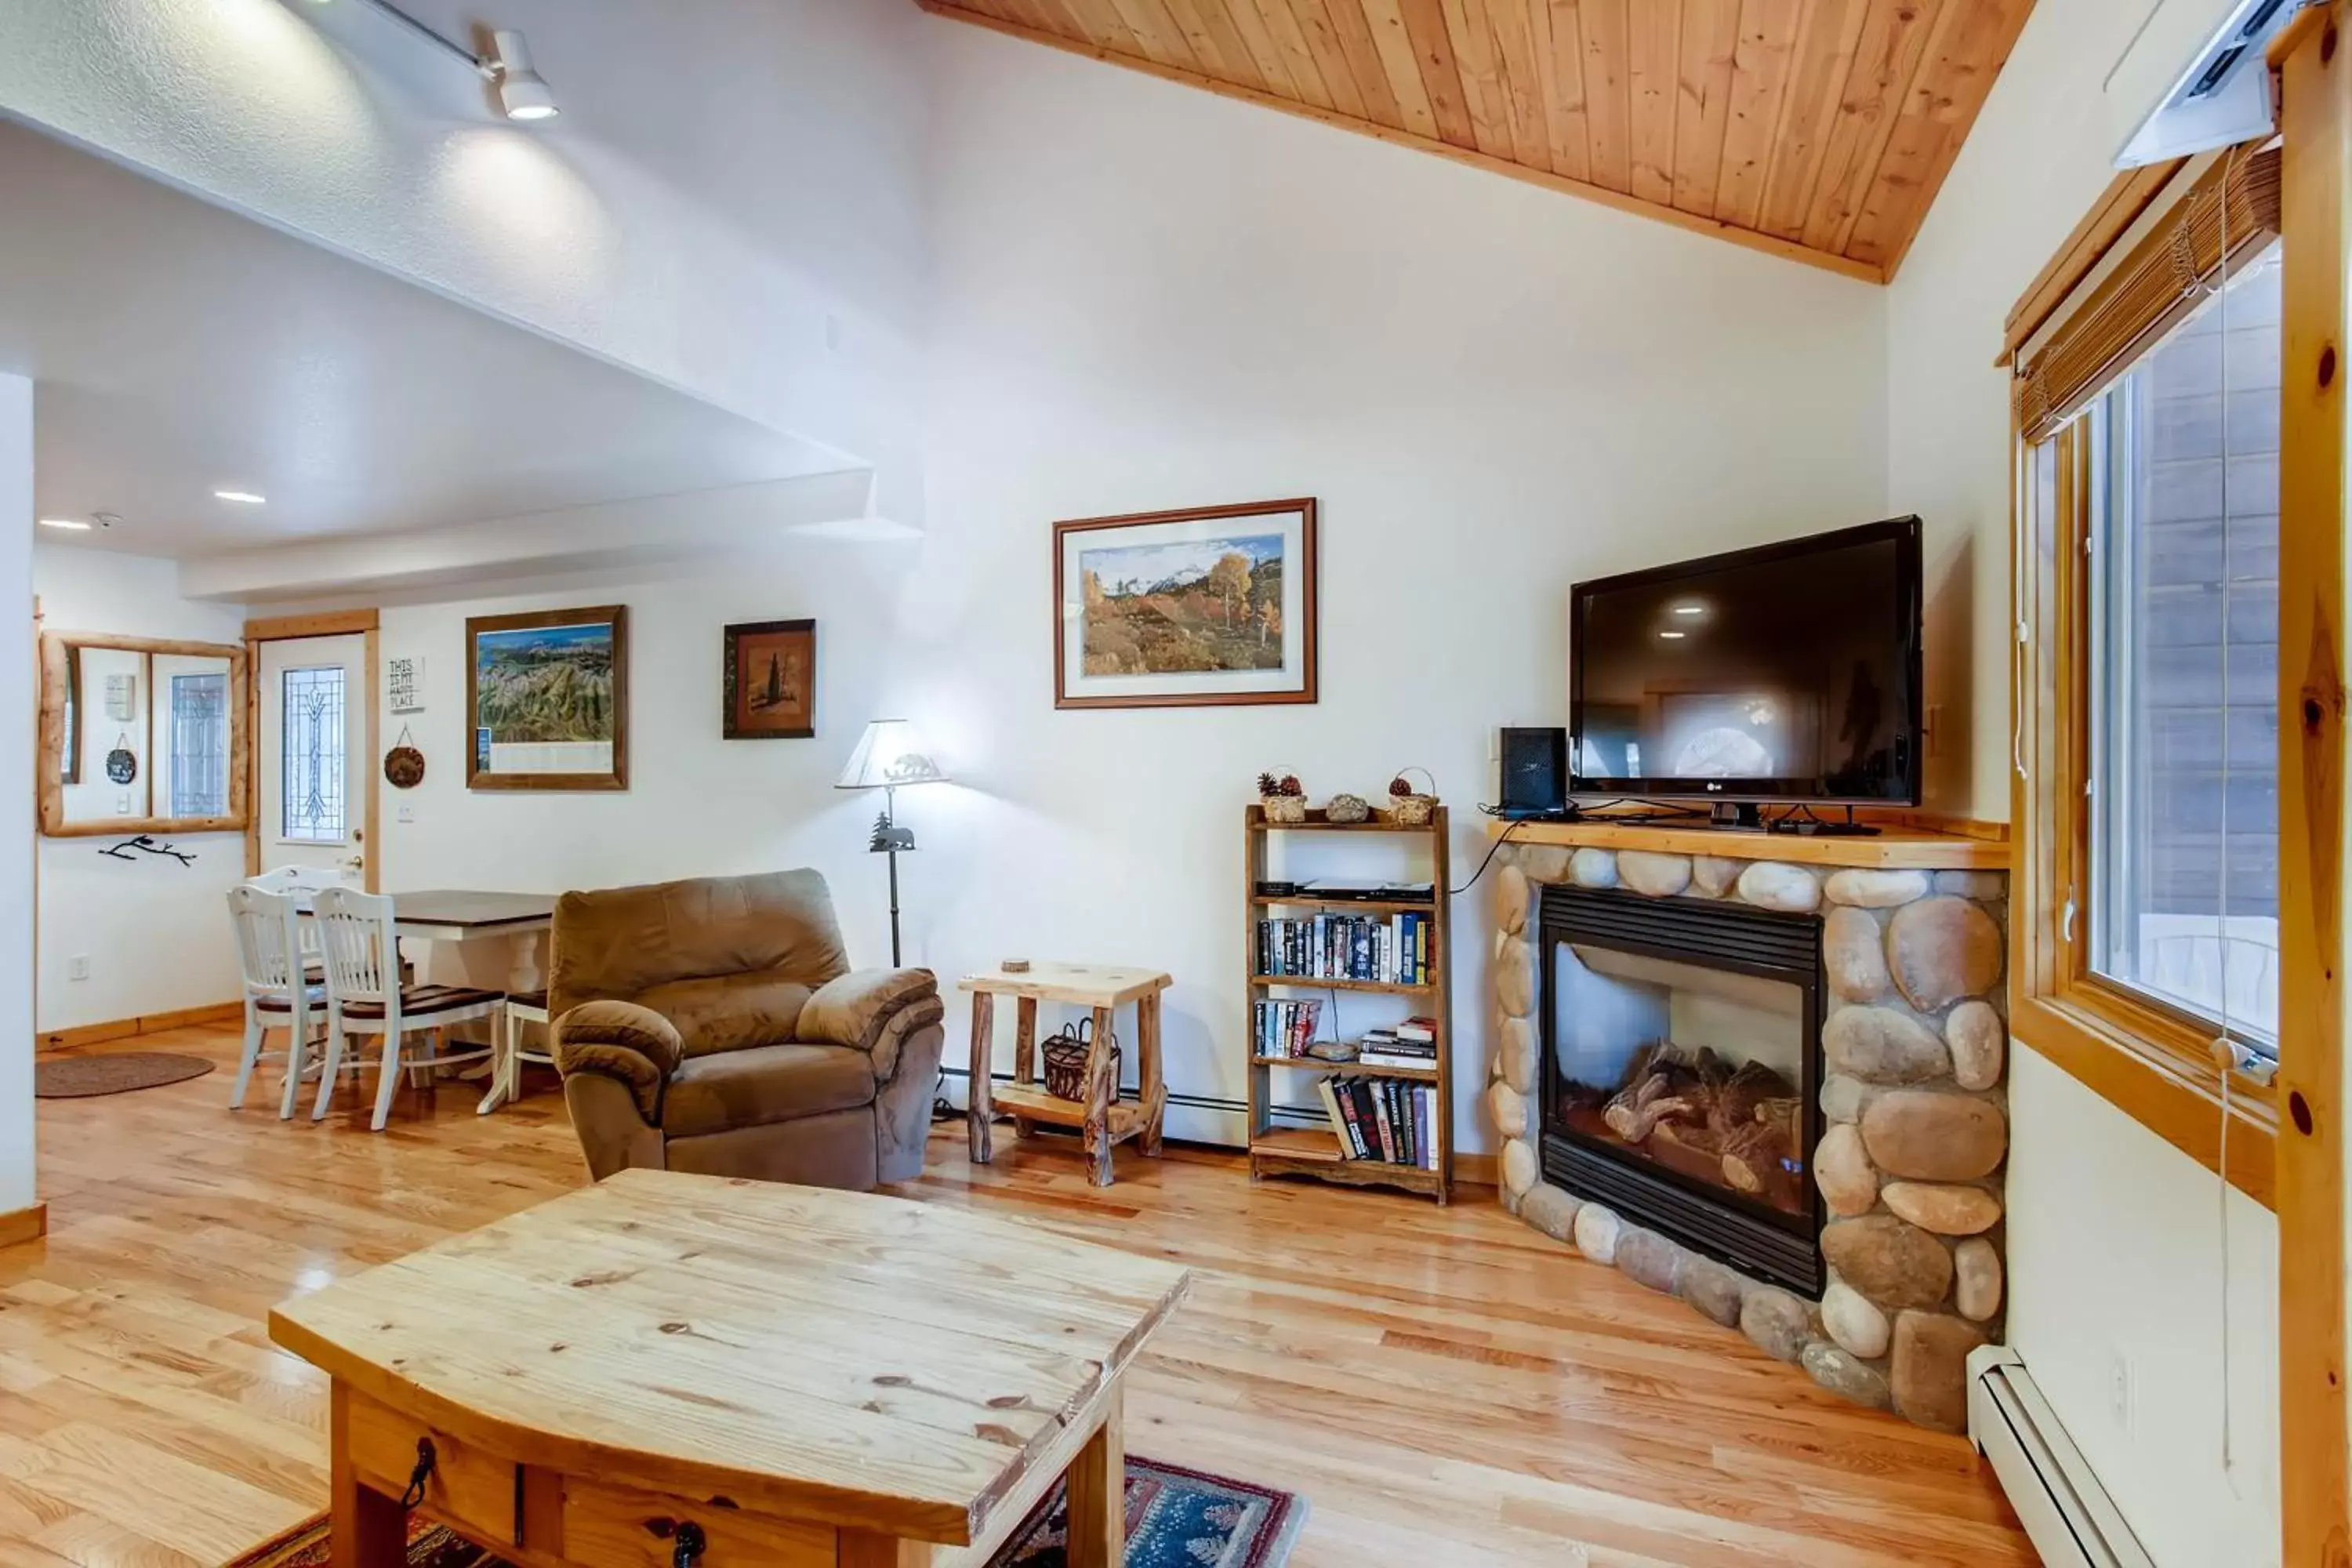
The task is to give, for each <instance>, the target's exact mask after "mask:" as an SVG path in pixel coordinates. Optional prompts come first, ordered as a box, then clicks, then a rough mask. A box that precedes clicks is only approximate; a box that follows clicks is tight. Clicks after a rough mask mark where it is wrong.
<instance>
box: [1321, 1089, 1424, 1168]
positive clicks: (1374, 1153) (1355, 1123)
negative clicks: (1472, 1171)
mask: <svg viewBox="0 0 2352 1568" xmlns="http://www.w3.org/2000/svg"><path fill="white" fill-rule="evenodd" d="M1316 1087H1317V1088H1318V1089H1320V1090H1321V1091H1322V1095H1323V1109H1324V1110H1327V1111H1328V1112H1329V1113H1330V1117H1331V1129H1332V1131H1334V1132H1336V1133H1338V1134H1339V1152H1341V1153H1343V1154H1345V1155H1347V1156H1348V1158H1349V1159H1351V1160H1377V1161H1379V1162H1380V1163H1382V1164H1384V1165H1418V1166H1420V1167H1421V1168H1422V1169H1423V1170H1424V1171H1433V1170H1435V1169H1437V1086H1436V1085H1435V1084H1432V1083H1406V1082H1403V1081H1402V1080H1401V1079H1392V1078H1354V1077H1350V1076H1349V1075H1348V1074H1345V1073H1333V1074H1331V1075H1330V1076H1329V1077H1328V1078H1323V1079H1317V1080H1316Z"/></svg>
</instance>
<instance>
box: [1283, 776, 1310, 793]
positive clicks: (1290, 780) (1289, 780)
mask: <svg viewBox="0 0 2352 1568" xmlns="http://www.w3.org/2000/svg"><path fill="white" fill-rule="evenodd" d="M1282 793H1283V794H1285V795H1305V794H1306V793H1307V786H1306V785H1305V784H1300V783H1299V782H1298V775H1297V773H1285V774H1283V775H1282Z"/></svg>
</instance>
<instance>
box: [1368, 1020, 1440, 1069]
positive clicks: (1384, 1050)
mask: <svg viewBox="0 0 2352 1568" xmlns="http://www.w3.org/2000/svg"><path fill="white" fill-rule="evenodd" d="M1356 1059H1357V1060H1358V1061H1360V1062H1362V1063H1363V1064H1364V1065H1365V1066H1366V1067H1375V1068H1434V1067H1435V1066H1436V1065H1437V1025H1436V1022H1435V1021H1434V1020H1433V1019H1429V1018H1407V1019H1406V1020H1405V1021H1404V1022H1403V1023H1402V1024H1399V1025H1398V1026H1396V1027H1394V1028H1392V1029H1366V1030H1365V1031H1364V1037H1363V1040H1362V1041H1361V1043H1360V1048H1359V1049H1358V1051H1357V1056H1356Z"/></svg>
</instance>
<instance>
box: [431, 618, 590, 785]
mask: <svg viewBox="0 0 2352 1568" xmlns="http://www.w3.org/2000/svg"><path fill="white" fill-rule="evenodd" d="M466 718H467V724H468V726H469V727H470V730H471V733H472V740H473V744H472V745H471V747H470V748H468V750H467V755H466V785H467V788H469V789H626V788H628V787H629V612H628V610H627V608H626V607H625V606H624V605H596V606H595V607H593V608H591V609H583V610H541V611H538V612H535V613H533V614H530V615H520V616H472V617H470V618H469V619H468V620H467V622H466Z"/></svg>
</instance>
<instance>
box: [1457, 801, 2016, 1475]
mask: <svg viewBox="0 0 2352 1568" xmlns="http://www.w3.org/2000/svg"><path fill="white" fill-rule="evenodd" d="M1588 835H1589V836H1592V837H1600V836H1602V835H1605V836H1606V837H1608V838H1609V839H1610V840H1611V841H1612V842H1611V847H1602V846H1600V845H1595V844H1591V843H1582V844H1580V843H1578V842H1576V840H1577V839H1578V838H1579V837H1583V836H1588ZM1643 838H1649V839H1652V840H1654V841H1656V842H1658V843H1659V844H1660V845H1661V846H1662V847H1660V848H1655V849H1649V848H1632V847H1625V845H1626V844H1627V843H1628V842H1629V841H1630V842H1639V841H1641V840H1642V839H1643ZM1717 843H1721V844H1723V845H1724V846H1725V847H1730V848H1733V849H1735V850H1737V851H1741V852H1744V853H1733V854H1704V853H1696V854H1686V853H1680V852H1677V851H1678V850H1679V848H1680V847H1684V846H1686V845H1693V844H1703V845H1705V846H1706V847H1709V848H1712V847H1715V846H1716V845H1717ZM1785 844H1786V841H1784V840H1775V839H1773V838H1771V837H1766V836H1763V835H1735V834H1726V835H1720V836H1717V835H1714V834H1708V833H1705V832H1698V831H1694V830H1687V829H1682V830H1677V829H1629V828H1625V827H1610V828H1591V827H1580V826H1558V827H1551V826H1547V827H1538V828H1534V829H1528V828H1524V827H1523V828H1520V829H1517V831H1515V832H1514V834H1513V836H1512V837H1511V839H1510V840H1509V841H1508V842H1507V843H1505V844H1504V845H1503V847H1501V849H1500V850H1499V851H1498V852H1497V854H1496V869H1495V870H1494V871H1493V872H1492V873H1490V875H1492V877H1493V878H1494V881H1495V894H1494V898H1495V912H1496V927H1497V931H1496V959H1495V971H1494V973H1495V996H1496V1011H1497V1014H1498V1026H1499V1034H1498V1037H1497V1048H1496V1052H1495V1063H1494V1072H1493V1077H1492V1079H1491V1080H1490V1082H1489V1084H1488V1086H1487V1089H1486V1107H1487V1110H1488V1114H1489V1115H1490V1116H1491V1117H1492V1118H1493V1120H1494V1121H1495V1122H1496V1128H1497V1130H1498V1131H1499V1132H1500V1134H1501V1136H1502V1138H1503V1140H1504V1142H1503V1152H1502V1181H1503V1192H1504V1201H1505V1203H1506V1205H1507V1206H1508V1207H1509V1208H1510V1209H1511V1210H1512V1211H1513V1212H1514V1213H1516V1214H1517V1215H1520V1217H1522V1218H1523V1219H1525V1220H1527V1221H1528V1224H1530V1225H1532V1226H1535V1227H1536V1228H1537V1229H1538V1230H1540V1231H1543V1232H1544V1233H1546V1234H1547V1235H1549V1236H1550V1237H1554V1238H1555V1239H1557V1240H1559V1241H1561V1242H1564V1243H1567V1244H1569V1245H1572V1246H1574V1247H1577V1248H1579V1249H1580V1251H1582V1252H1583V1253H1584V1254H1585V1255H1586V1256H1587V1257H1588V1258H1591V1259H1593V1260H1594V1261H1596V1262H1600V1263H1604V1264H1608V1265H1611V1266H1612V1267H1614V1268H1618V1269H1620V1270H1622V1271H1623V1272H1624V1273H1626V1274H1627V1275H1629V1276H1631V1277H1633V1279H1637V1280H1639V1281H1641V1282H1642V1283H1643V1284H1645V1285H1648V1286H1650V1287H1651V1288H1653V1289H1657V1290H1661V1291H1664V1292H1667V1293H1670V1294H1673V1295H1676V1296H1679V1297H1681V1298H1682V1299H1683V1300H1685V1302H1687V1303H1688V1304H1689V1305H1690V1306H1691V1307H1693V1308H1695V1309H1696V1310H1699V1311H1701V1312H1703V1313H1705V1314H1706V1315H1707V1316H1708V1317H1711V1318H1713V1319H1714V1320H1716V1321H1717V1322H1719V1323H1722V1324H1724V1325H1725V1326H1726V1327H1730V1328H1737V1329H1738V1330H1740V1331H1742V1332H1744V1333H1745V1334H1746V1335H1747V1336H1748V1339H1749V1340H1751V1341H1752V1342H1755V1343H1756V1344H1757V1345H1758V1346H1759V1348H1761V1349H1762V1350H1764V1351H1765V1352H1767V1353H1769V1354H1770V1355H1773V1356H1775V1357H1777V1358H1779V1359H1780V1360H1782V1361H1786V1362H1790V1363H1796V1364H1798V1365H1801V1367H1803V1369H1804V1370H1805V1372H1806V1373H1808V1374H1810V1375H1811V1377H1812V1379H1813V1381H1814V1382H1816V1383H1818V1384H1821V1385H1822V1386H1823V1387H1825V1388H1828V1389H1831V1390H1832V1391H1833V1392H1836V1393H1838V1394H1843V1395H1844V1396H1845V1397H1847V1398H1850V1399H1853V1400H1855V1401H1857V1402H1858V1403H1861V1404H1864V1405H1877V1406H1887V1407H1891V1408H1893V1409H1895V1411H1897V1412H1898V1413H1900V1414H1901V1415H1905V1416H1906V1417H1907V1418H1908V1419H1910V1420H1912V1421H1915V1422H1917V1423H1919V1424H1920V1425H1922V1426H1934V1427H1938V1428H1941V1429H1945V1430H1958V1429H1959V1428H1960V1427H1962V1426H1964V1425H1965V1423H1966V1415H1967V1401H1966V1367H1965V1363H1966V1360H1967V1356H1968V1352H1969V1351H1971V1350H1973V1349H1975V1348H1976V1347H1977V1346H1978V1345H1980V1344H1983V1343H1986V1342H1989V1341H1991V1340H1997V1339H1998V1338H2000V1331H2001V1321H2002V1309H2003V1306H2004V1300H2003V1282H2004V1281H2003V1256H2002V1248H2003V1223H2002V1222H2003V1218H2004V1208H2003V1189H2002V1181H2001V1176H2002V1171H2003V1167H2004V1162H2005V1159H2006V1156H2007V1152H2008V1115H2007V1091H2006V1082H2007V1079H2006V1072H2005V1067H2006V1061H2005V1058H2006V1047H2007V1043H2008V1025H2007V1023H2006V1021H2005V1019H2004V1018H2003V1016H2002V1013H2001V1005H2002V998H2001V978H2002V954H2003V949H2004V947H2005V937H2004V934H2003V933H2004V931H2005V929H2006V925H2007V894H2008V879H2007V877H2006V875H2005V874H2003V873H2002V872H2000V871H1996V870H1988V869H1983V868H1981V865H1980V863H1981V862H1983V861H1985V860H1987V859H1989V858H1997V857H1996V856H1995V855H1994V854H1993V852H1992V851H1991V850H1990V848H1989V847H1987V846H1984V845H1980V844H1978V843H1976V842H1974V841H1972V840H1968V839H1959V838H1949V837H1941V836H1935V835H1895V836H1890V837H1880V838H1858V839H1842V840H1840V839H1814V840H1810V841H1807V842H1806V843H1805V844H1804V846H1803V849H1804V851H1805V853H1806V854H1807V857H1808V858H1809V860H1811V859H1815V858H1821V859H1826V860H1828V861H1829V862H1830V863H1828V864H1810V863H1809V864H1801V865H1800V864H1792V863H1789V862H1786V861H1779V860H1771V859H1765V858H1747V857H1748V855H1750V854H1753V855H1759V856H1760V855H1763V854H1769V853H1770V852H1772V851H1773V850H1774V849H1775V848H1780V849H1781V852H1783V853H1786V852H1788V851H1787V849H1786V848H1785V847H1783V846H1785ZM1663 846H1673V847H1671V848H1670V847H1663ZM1839 860H1850V861H1852V862H1856V863H1854V864H1843V865H1841V864H1838V863H1836V862H1837V861H1839ZM1888 861H1895V862H1898V864H1897V865H1895V866H1892V867H1890V866H1888V865H1887V864H1886V862H1888ZM1900 862H1909V863H1908V864H1899V863H1900Z"/></svg>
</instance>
